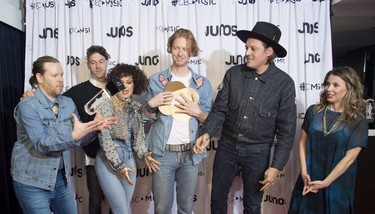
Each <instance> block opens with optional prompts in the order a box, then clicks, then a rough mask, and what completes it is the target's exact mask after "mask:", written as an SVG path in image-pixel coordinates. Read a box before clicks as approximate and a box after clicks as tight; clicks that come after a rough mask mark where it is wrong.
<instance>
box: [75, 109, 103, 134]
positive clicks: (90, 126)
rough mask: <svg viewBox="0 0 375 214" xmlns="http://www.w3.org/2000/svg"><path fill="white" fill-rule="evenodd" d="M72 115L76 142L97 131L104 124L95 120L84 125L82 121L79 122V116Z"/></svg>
mask: <svg viewBox="0 0 375 214" xmlns="http://www.w3.org/2000/svg"><path fill="white" fill-rule="evenodd" d="M71 115H72V121H73V131H72V137H73V139H74V140H75V141H78V140H80V139H81V138H83V137H84V136H85V135H87V134H88V133H90V132H92V131H95V130H97V129H98V128H99V127H100V126H101V125H102V124H103V123H104V121H103V120H100V121H95V120H93V121H90V122H87V123H82V122H81V121H79V119H78V117H77V115H75V114H74V113H72V114H71Z"/></svg>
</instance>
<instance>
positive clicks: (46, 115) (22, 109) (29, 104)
mask: <svg viewBox="0 0 375 214" xmlns="http://www.w3.org/2000/svg"><path fill="white" fill-rule="evenodd" d="M55 103H57V104H58V106H59V114H58V117H57V118H56V116H55V115H54V113H53V111H52V106H53V105H54V103H52V101H51V100H49V98H47V97H46V96H45V95H44V94H43V92H42V91H41V90H40V89H37V90H36V92H35V96H32V97H25V98H24V99H22V101H20V103H19V104H18V105H17V106H16V108H15V109H14V119H15V120H16V123H17V141H16V142H15V144H14V147H13V151H12V157H11V175H12V177H13V180H15V181H17V182H20V183H22V184H25V185H30V186H34V187H38V188H42V189H46V190H53V189H54V188H55V182H56V176H57V172H58V170H59V167H60V160H61V156H62V158H63V160H64V167H65V172H66V174H69V172H70V169H71V166H70V152H69V149H70V148H72V147H75V146H78V145H80V143H81V141H82V142H83V141H85V142H90V140H91V139H92V138H93V137H94V136H95V135H94V134H90V135H87V136H86V137H85V138H84V139H82V140H81V141H74V140H73V137H72V130H73V124H72V119H71V113H75V114H77V109H76V107H75V105H74V103H73V101H72V99H70V98H68V97H65V96H59V97H57V98H56V100H55ZM66 176H67V175H66ZM67 180H68V179H67Z"/></svg>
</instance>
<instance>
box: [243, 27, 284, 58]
mask: <svg viewBox="0 0 375 214" xmlns="http://www.w3.org/2000/svg"><path fill="white" fill-rule="evenodd" d="M237 36H238V38H239V39H241V41H243V42H244V43H246V41H247V39H248V38H255V39H259V40H260V41H262V42H264V43H266V44H267V45H269V46H271V47H272V48H273V50H274V51H275V54H276V56H277V57H285V56H286V53H287V52H286V50H285V48H283V46H281V45H280V44H279V40H280V37H281V31H280V29H279V28H278V27H277V26H275V25H273V24H271V23H268V22H257V23H256V24H255V26H254V28H253V30H252V31H248V30H239V31H237Z"/></svg>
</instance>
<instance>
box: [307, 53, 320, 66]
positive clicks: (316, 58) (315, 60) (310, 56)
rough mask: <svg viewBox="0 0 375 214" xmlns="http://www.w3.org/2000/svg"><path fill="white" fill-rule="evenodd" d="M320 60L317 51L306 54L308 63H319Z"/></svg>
mask: <svg viewBox="0 0 375 214" xmlns="http://www.w3.org/2000/svg"><path fill="white" fill-rule="evenodd" d="M319 62H320V55H319V53H315V54H311V53H309V54H307V56H306V55H305V62H304V63H305V64H306V63H319Z"/></svg>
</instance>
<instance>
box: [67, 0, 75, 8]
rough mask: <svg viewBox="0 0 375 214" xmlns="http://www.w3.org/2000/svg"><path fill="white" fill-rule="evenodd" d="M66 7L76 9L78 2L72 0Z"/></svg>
mask: <svg viewBox="0 0 375 214" xmlns="http://www.w3.org/2000/svg"><path fill="white" fill-rule="evenodd" d="M65 6H68V7H69V8H71V7H75V6H76V1H75V0H71V1H70V0H68V1H66V3H65Z"/></svg>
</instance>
